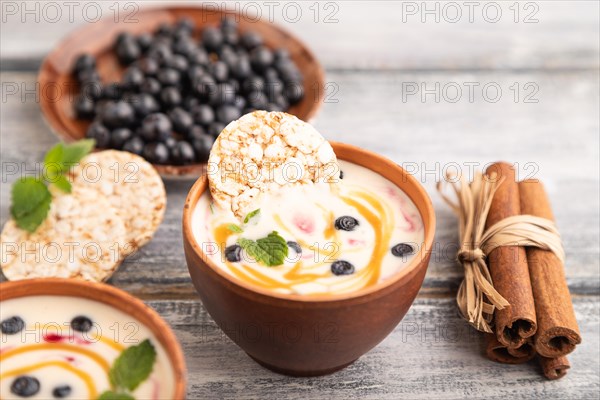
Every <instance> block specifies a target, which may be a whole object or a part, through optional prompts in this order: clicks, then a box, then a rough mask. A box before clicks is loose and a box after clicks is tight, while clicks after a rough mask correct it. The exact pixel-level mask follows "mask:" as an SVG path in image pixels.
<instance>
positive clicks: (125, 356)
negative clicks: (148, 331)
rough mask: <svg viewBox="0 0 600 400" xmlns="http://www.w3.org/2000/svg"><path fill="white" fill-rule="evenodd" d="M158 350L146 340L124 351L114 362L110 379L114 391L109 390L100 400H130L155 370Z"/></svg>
mask: <svg viewBox="0 0 600 400" xmlns="http://www.w3.org/2000/svg"><path fill="white" fill-rule="evenodd" d="M155 361H156V349H154V346H153V345H152V343H150V340H148V339H146V340H144V341H143V342H142V343H140V344H138V345H137V346H131V347H128V348H126V349H125V350H123V352H122V353H121V355H120V356H119V357H117V359H116V360H115V361H114V362H113V365H112V367H111V368H110V371H108V378H109V379H110V384H111V385H112V387H113V390H107V391H105V392H104V393H102V394H101V395H100V397H99V399H100V400H130V399H134V397H133V396H131V394H129V393H128V392H132V391H134V390H135V388H137V387H138V386H139V385H140V383H142V382H144V381H145V380H146V379H148V377H149V376H150V374H151V373H152V369H153V368H154V362H155Z"/></svg>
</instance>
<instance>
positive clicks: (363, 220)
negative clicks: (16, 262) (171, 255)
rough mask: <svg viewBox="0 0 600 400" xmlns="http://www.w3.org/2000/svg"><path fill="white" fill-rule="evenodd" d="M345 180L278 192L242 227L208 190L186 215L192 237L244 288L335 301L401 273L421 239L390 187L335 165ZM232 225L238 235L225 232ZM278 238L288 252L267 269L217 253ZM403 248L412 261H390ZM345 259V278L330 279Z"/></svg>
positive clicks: (418, 226)
mask: <svg viewBox="0 0 600 400" xmlns="http://www.w3.org/2000/svg"><path fill="white" fill-rule="evenodd" d="M339 164H340V168H341V170H342V171H343V179H341V180H339V183H337V184H334V185H328V184H325V183H320V184H314V185H303V186H294V187H282V189H281V190H278V191H274V192H269V193H265V194H263V195H262V197H261V198H260V199H259V200H258V202H257V205H256V208H257V209H260V214H259V216H258V217H255V218H252V219H251V220H250V221H249V222H248V223H247V224H244V223H243V222H240V221H239V220H238V219H237V218H236V217H235V216H234V215H233V213H231V211H229V210H223V209H220V208H217V207H216V205H214V204H213V203H212V201H211V197H210V194H209V193H208V191H206V192H205V193H204V194H203V195H202V196H201V198H200V200H199V201H198V203H197V205H196V207H195V209H194V213H193V216H192V226H193V228H192V229H193V234H194V237H195V239H196V241H197V243H198V244H199V245H200V246H201V248H202V249H203V250H204V251H205V253H207V254H208V255H209V257H210V258H211V259H212V260H213V261H214V262H215V263H216V264H217V265H218V266H219V267H221V268H223V269H224V270H225V271H227V272H228V273H230V274H232V275H233V276H235V277H237V278H238V279H241V280H243V281H245V282H247V283H250V284H253V285H256V286H258V287H262V288H266V289H270V290H273V291H276V292H281V293H296V294H306V295H311V294H334V293H344V292H351V291H355V290H358V289H361V288H363V287H367V286H370V285H373V284H376V283H378V282H381V281H382V280H385V279H387V278H389V277H390V276H392V275H394V274H396V273H398V272H399V271H401V270H402V269H403V268H404V267H405V266H406V265H407V264H408V263H410V261H411V260H412V259H413V257H414V255H415V254H416V253H417V252H418V249H419V247H420V246H421V244H422V242H423V239H424V228H423V222H422V220H421V217H420V214H419V212H418V210H417V208H416V206H415V204H414V203H413V202H412V201H411V200H410V198H409V197H408V196H407V195H406V194H405V193H404V192H403V191H402V190H400V189H399V188H398V187H397V186H395V185H394V184H393V183H392V182H390V181H389V180H387V179H385V178H384V177H382V176H381V175H378V174H376V173H375V172H373V171H370V170H369V169H367V168H364V167H361V166H358V165H356V164H352V163H349V162H345V161H340V162H339ZM341 216H351V217H354V218H356V220H358V226H356V228H355V229H353V230H352V231H344V230H338V229H335V228H334V222H335V220H336V219H337V218H338V217H341ZM232 224H234V225H237V226H239V227H240V228H241V229H243V232H241V233H238V232H234V231H232V230H231V225H232ZM272 231H277V232H278V233H279V234H280V235H281V236H282V237H283V238H284V239H285V240H286V241H293V242H297V243H299V244H300V245H301V247H302V251H301V254H300V255H299V254H297V253H296V252H295V251H293V250H292V249H291V248H290V250H289V254H288V257H287V259H286V261H285V262H284V264H283V265H280V266H275V267H268V266H265V265H262V264H260V263H257V262H255V261H254V260H253V259H252V258H251V257H249V256H248V255H247V254H245V253H244V252H242V259H241V260H240V261H238V262H230V261H228V260H226V258H225V256H224V251H223V249H224V248H225V247H226V246H231V245H234V244H235V243H236V242H237V240H238V238H240V237H243V238H247V239H252V240H257V239H258V238H261V237H265V236H266V235H268V234H269V233H270V232H272ZM399 243H406V244H409V245H410V246H411V247H412V248H413V249H414V251H413V252H412V253H411V254H405V255H403V256H400V257H398V256H395V255H393V254H392V252H391V248H392V247H393V246H394V245H396V244H399ZM336 260H344V261H347V262H349V263H350V264H351V265H352V266H353V267H354V272H353V273H352V274H349V275H335V274H334V273H333V272H332V263H333V262H334V261H336Z"/></svg>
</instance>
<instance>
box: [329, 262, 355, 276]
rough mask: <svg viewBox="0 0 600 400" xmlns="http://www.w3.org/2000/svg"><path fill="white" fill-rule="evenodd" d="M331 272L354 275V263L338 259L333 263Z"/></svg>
mask: <svg viewBox="0 0 600 400" xmlns="http://www.w3.org/2000/svg"><path fill="white" fill-rule="evenodd" d="M331 272H332V273H333V274H334V275H338V276H339V275H352V274H353V273H354V265H352V264H350V263H349V262H348V261H344V260H336V261H334V262H333V263H332V264H331Z"/></svg>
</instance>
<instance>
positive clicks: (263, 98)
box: [246, 91, 268, 110]
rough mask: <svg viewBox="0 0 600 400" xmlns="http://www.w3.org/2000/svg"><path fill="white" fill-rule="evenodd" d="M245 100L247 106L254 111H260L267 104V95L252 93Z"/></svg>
mask: <svg viewBox="0 0 600 400" xmlns="http://www.w3.org/2000/svg"><path fill="white" fill-rule="evenodd" d="M246 98H247V99H248V106H250V108H253V109H255V110H262V109H263V108H265V107H266V105H267V103H268V99H267V95H266V94H264V93H263V92H257V91H254V92H251V93H248V96H247V97H246Z"/></svg>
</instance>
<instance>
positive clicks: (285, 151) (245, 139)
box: [207, 111, 339, 219]
mask: <svg viewBox="0 0 600 400" xmlns="http://www.w3.org/2000/svg"><path fill="white" fill-rule="evenodd" d="M335 166H337V159H336V156H335V153H334V151H333V148H332V147H331V145H330V144H329V142H327V141H326V140H325V138H323V136H321V134H320V133H319V132H317V130H316V129H315V128H313V127H312V126H311V125H310V124H308V123H306V122H304V121H302V120H300V119H298V118H296V117H295V116H293V115H290V114H287V113H284V112H267V111H254V112H252V113H249V114H246V115H244V116H243V117H241V118H240V119H238V120H237V121H233V122H231V123H229V125H227V126H226V127H225V129H223V131H222V132H221V133H220V134H219V136H218V138H217V140H216V141H215V143H214V145H213V147H212V150H211V152H210V156H209V159H208V167H207V173H208V179H209V187H210V192H211V195H212V198H213V200H214V202H215V204H216V205H217V206H219V207H222V208H224V209H231V211H232V212H233V213H234V214H235V215H236V216H237V217H238V218H240V219H241V218H243V217H244V215H246V214H247V213H248V212H250V211H252V208H253V203H254V202H255V201H256V200H257V198H258V197H259V195H260V193H263V192H267V191H270V190H273V189H277V188H279V187H281V186H288V185H299V184H300V185H302V184H310V183H315V182H318V181H324V180H325V179H328V178H330V173H329V172H328V171H331V170H333V169H335ZM331 167H334V168H333V169H332V168H331ZM338 170H339V168H338Z"/></svg>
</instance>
